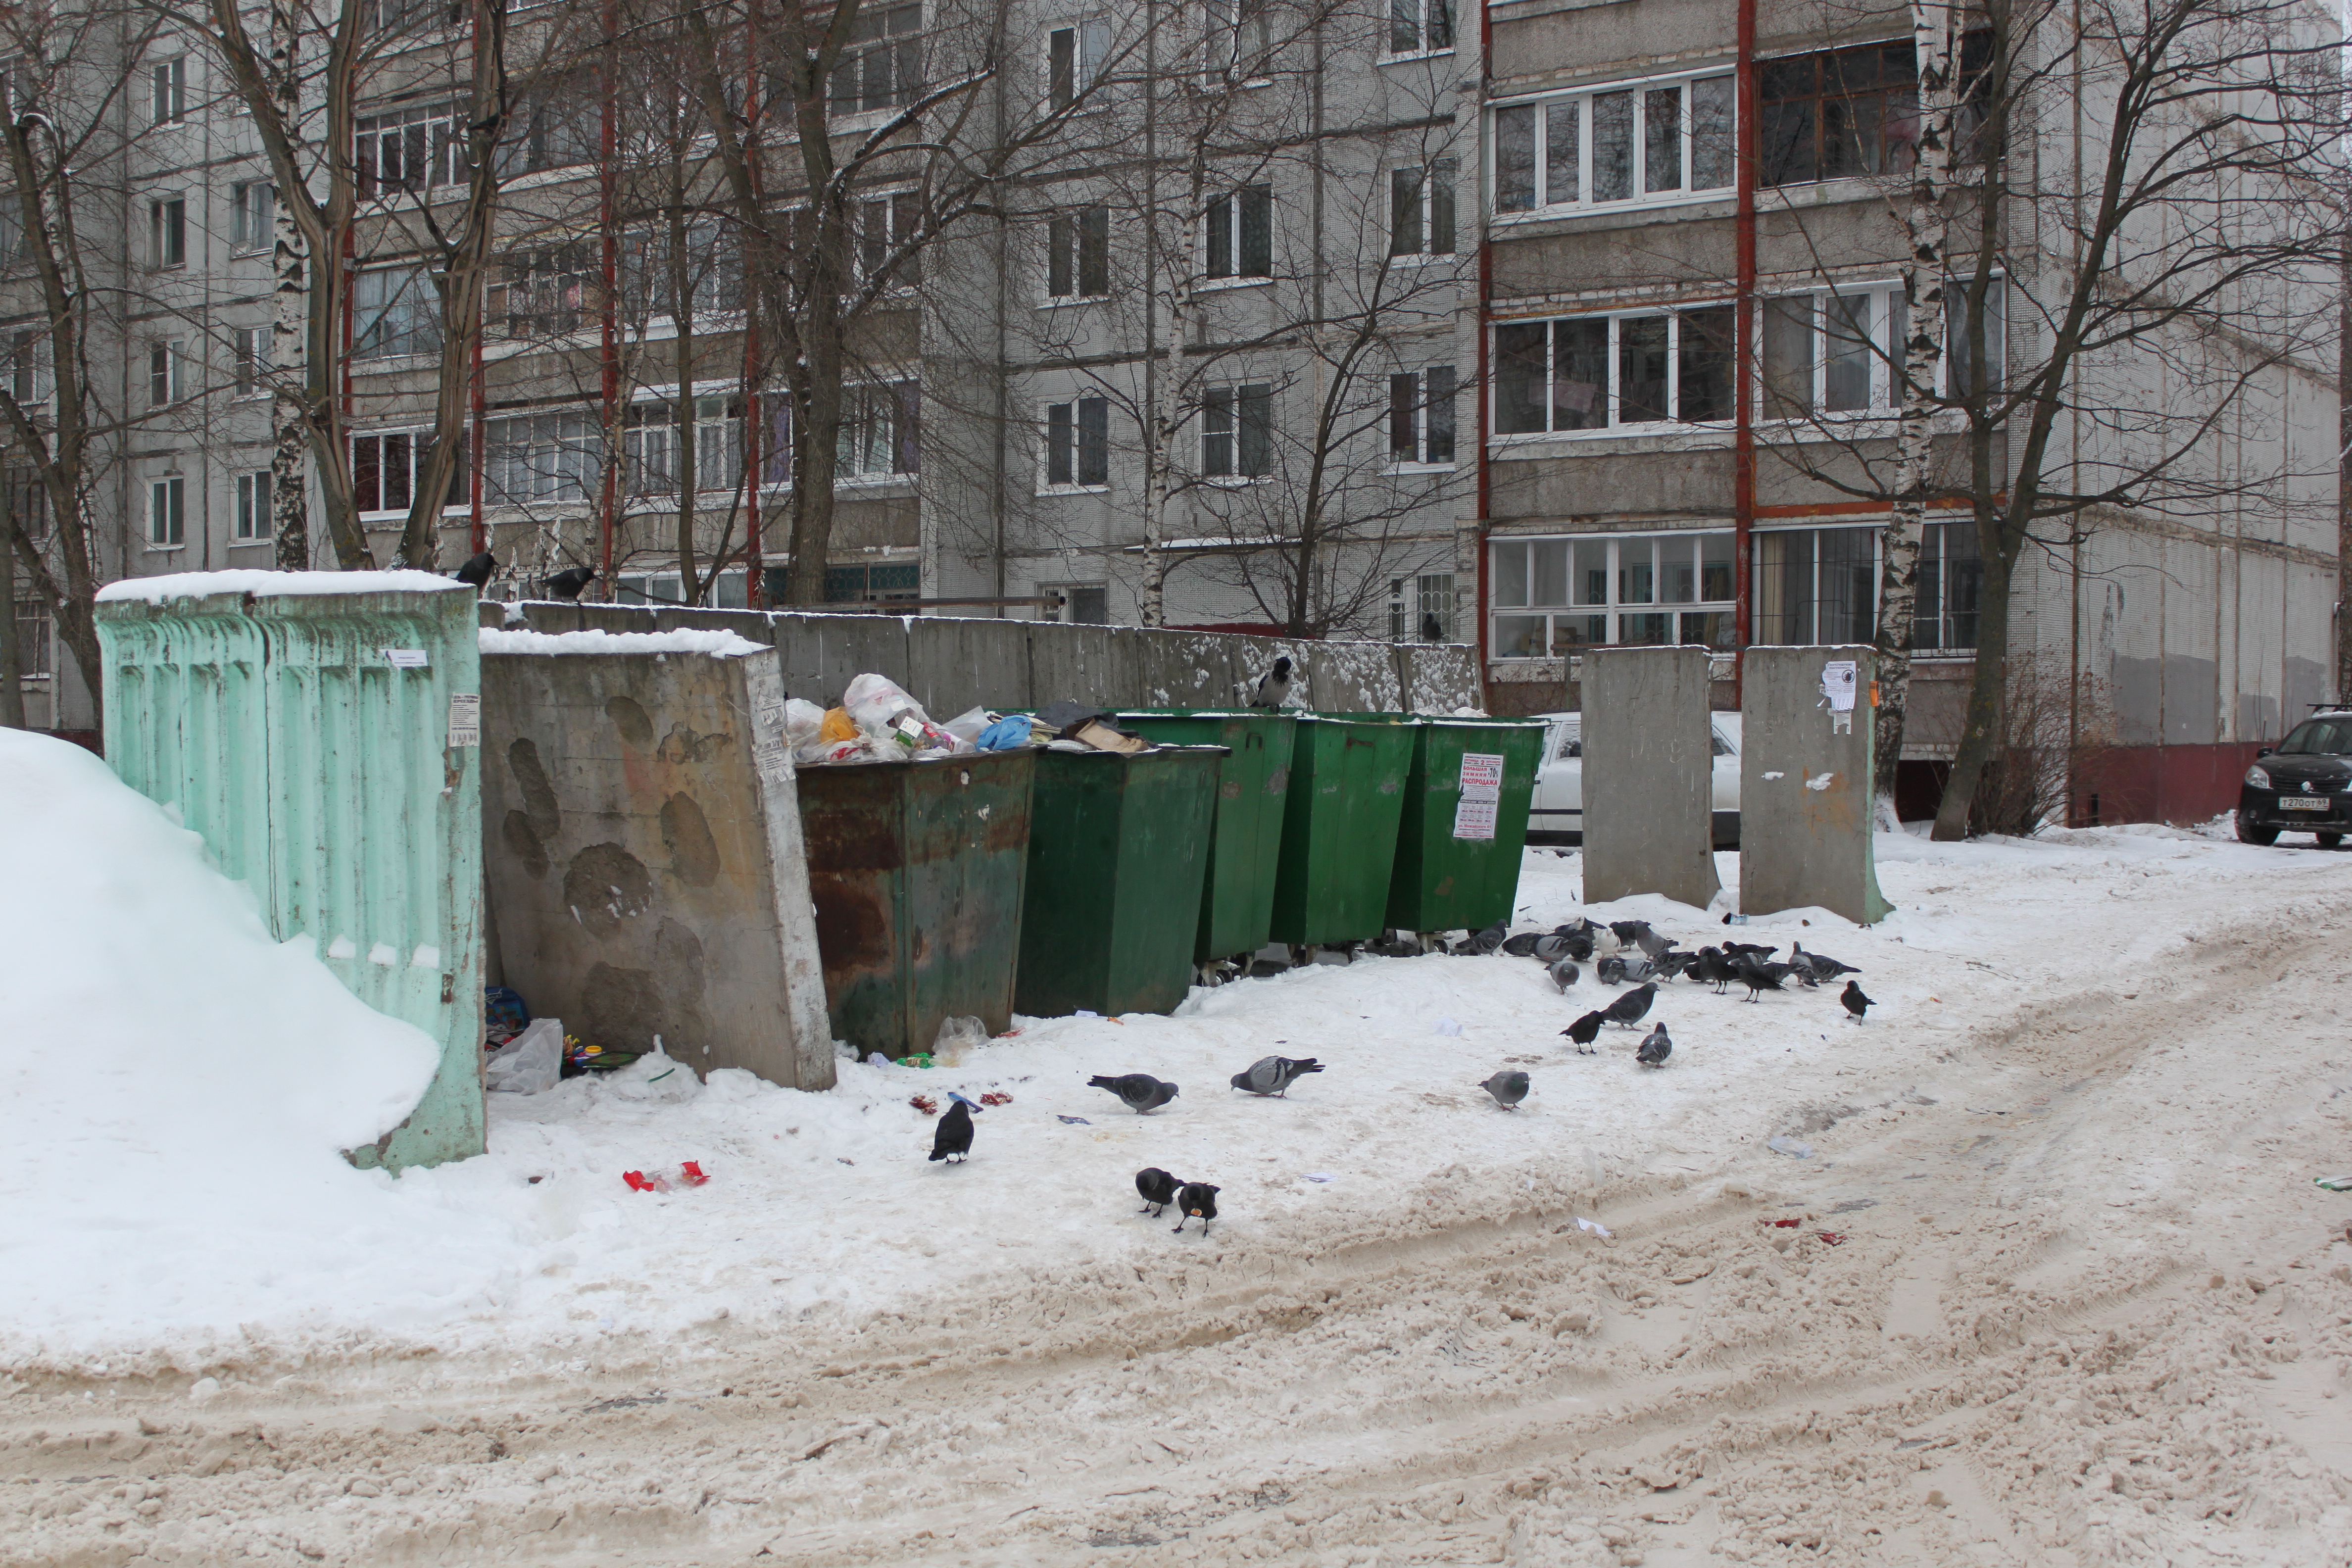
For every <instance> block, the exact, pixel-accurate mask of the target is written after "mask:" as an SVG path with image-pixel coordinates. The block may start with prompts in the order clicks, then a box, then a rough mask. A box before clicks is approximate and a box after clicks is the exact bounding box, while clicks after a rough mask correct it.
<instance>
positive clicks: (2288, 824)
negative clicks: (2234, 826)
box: [2238, 710, 2352, 849]
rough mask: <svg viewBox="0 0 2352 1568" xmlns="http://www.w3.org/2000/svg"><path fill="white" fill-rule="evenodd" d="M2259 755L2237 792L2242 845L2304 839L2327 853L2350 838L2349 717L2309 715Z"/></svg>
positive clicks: (2346, 714) (2341, 714)
mask: <svg viewBox="0 0 2352 1568" xmlns="http://www.w3.org/2000/svg"><path fill="white" fill-rule="evenodd" d="M2259 754H2260V757H2261V760H2260V761H2259V762H2257V763H2254V765H2253V766H2252V767H2251V768H2248V769H2247V770H2246V778H2245V782H2244V783H2243V784H2241V785H2240V786H2239V787H2238V837H2239V839H2240V840H2241V841H2242V842H2243V843H2247V844H2275V843H2277V842H2278V836H2279V834H2280V833H2281V832H2283V831H2284V832H2293V833H2309V834H2312V835H2314V836H2315V837H2317V838H2318V840H2319V842H2320V844H2321V846H2322V847H2325V848H2329V849H2333V848H2334V847H2336V845H2337V844H2338V843H2340V842H2342V840H2343V838H2344V836H2345V835H2346V834H2347V833H2352V711H2334V710H2331V711H2328V712H2325V713H2315V714H2313V715H2312V716H2311V717H2310V718H2308V719H2305V721H2303V722H2302V723H2300V724H2297V725H2296V726H2295V727H2294V730H2293V731H2289V733H2288V735H2287V738H2286V739H2285V740H2284V741H2281V742H2279V743H2278V747H2277V749H2276V750H2275V751H2273V750H2271V749H2270V748H2267V747H2265V748H2264V749H2263V751H2262V752H2260V753H2259Z"/></svg>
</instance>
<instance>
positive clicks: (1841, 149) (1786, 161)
mask: <svg viewBox="0 0 2352 1568" xmlns="http://www.w3.org/2000/svg"><path fill="white" fill-rule="evenodd" d="M1918 84H1919V68H1918V56H1917V53H1916V47H1915V46H1914V45H1913V43H1912V41H1911V40H1910V39H1908V38H1904V39H1901V40H1899V41H1897V42H1893V43H1885V44H1864V45H1863V46H1861V47H1858V48H1849V49H1832V50H1828V51H1825V52H1823V53H1821V54H1812V55H1796V56H1792V57H1790V58H1787V59H1778V60H1766V61H1764V62H1762V64H1761V65H1760V66H1759V68H1758V72H1757V87H1758V91H1757V98H1758V100H1759V141H1760V143H1761V145H1760V147H1759V157H1760V159H1761V163H1762V168H1761V170H1760V171H1759V175H1760V178H1761V179H1762V181H1763V183H1764V184H1768V185H1796V184H1805V183H1807V182H1808V181H1812V180H1834V179H1840V178H1844V177H1848V176H1852V175H1857V174H1900V173H1901V172H1903V171H1904V170H1906V169H1908V168H1909V167H1910V166H1911V160H1912V155H1913V153H1915V152H1916V147H1917V142H1918V136H1919V85H1918Z"/></svg>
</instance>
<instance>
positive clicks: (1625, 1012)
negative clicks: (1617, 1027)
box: [1605, 984, 1658, 1029]
mask: <svg viewBox="0 0 2352 1568" xmlns="http://www.w3.org/2000/svg"><path fill="white" fill-rule="evenodd" d="M1657 999H1658V988H1657V986H1656V985H1655V984H1649V985H1643V986H1642V987H1640V988H1639V989H1637V990H1633V991H1628V992H1626V993H1625V994H1623V995H1622V996H1620V997H1618V998H1617V1000H1615V1001H1614V1002H1612V1003H1610V1004H1609V1005H1608V1007H1607V1008H1606V1009H1605V1011H1606V1012H1607V1015H1608V1017H1609V1021H1610V1022H1611V1023H1612V1024H1622V1025H1624V1026H1626V1027H1627V1028H1629V1029H1630V1028H1632V1027H1633V1026H1634V1025H1636V1024H1638V1023H1640V1022H1641V1021H1642V1017H1643V1015H1644V1014H1646V1013H1647V1012H1649V1010H1650V1004H1651V1003H1653V1002H1654V1001H1656V1000H1657Z"/></svg>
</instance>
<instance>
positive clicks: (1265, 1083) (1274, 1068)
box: [1234, 1057, 1323, 1095]
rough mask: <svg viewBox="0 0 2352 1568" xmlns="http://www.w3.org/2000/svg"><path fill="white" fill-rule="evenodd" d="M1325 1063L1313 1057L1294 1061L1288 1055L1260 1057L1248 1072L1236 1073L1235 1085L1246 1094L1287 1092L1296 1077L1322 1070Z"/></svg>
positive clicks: (1299, 1077)
mask: <svg viewBox="0 0 2352 1568" xmlns="http://www.w3.org/2000/svg"><path fill="white" fill-rule="evenodd" d="M1322 1070H1323V1064H1322V1063H1321V1062H1318V1061H1317V1060H1316V1059H1315V1058H1313V1057H1308V1058H1306V1059H1305V1060H1304V1061H1293V1060H1291V1059H1290V1058H1288V1057H1260V1058H1258V1059H1257V1060H1256V1061H1254V1062H1252V1063H1251V1064H1250V1066H1249V1070H1248V1071H1247V1072H1237V1073H1235V1074H1234V1088H1235V1089H1240V1090H1241V1091H1242V1092H1243V1093H1244V1094H1257V1095H1266V1094H1287V1093H1288V1092H1289V1090H1290V1085H1291V1083H1292V1081H1293V1080H1294V1079H1301V1078H1304V1077H1306V1076H1307V1074H1308V1073H1311V1072H1321V1071H1322Z"/></svg>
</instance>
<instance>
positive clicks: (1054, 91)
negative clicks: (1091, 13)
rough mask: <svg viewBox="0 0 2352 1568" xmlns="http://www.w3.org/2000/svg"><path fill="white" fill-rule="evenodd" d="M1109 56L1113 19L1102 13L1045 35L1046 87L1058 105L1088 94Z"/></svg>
mask: <svg viewBox="0 0 2352 1568" xmlns="http://www.w3.org/2000/svg"><path fill="white" fill-rule="evenodd" d="M1108 58H1110V23H1109V22H1108V21H1107V20H1105V19H1103V18H1101V17H1099V16H1098V17H1096V18H1094V19H1092V20H1090V21H1085V22H1080V23H1078V24H1076V26H1068V27H1055V29H1054V30H1053V31H1051V32H1049V33H1047V34H1046V35H1045V90H1046V94H1047V96H1048V98H1049V99H1050V100H1052V102H1053V105H1054V107H1055V109H1067V108H1069V107H1070V105H1071V104H1073V103H1075V102H1076V101H1077V100H1079V99H1081V98H1083V97H1085V96H1086V95H1087V93H1088V92H1089V91H1091V90H1092V89H1093V88H1094V85H1095V79H1096V78H1097V76H1099V75H1101V74H1102V68H1103V62H1104V61H1105V60H1106V59H1108Z"/></svg>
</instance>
